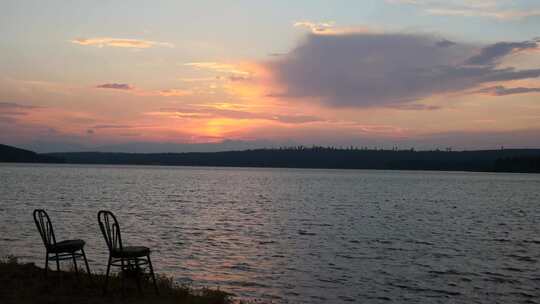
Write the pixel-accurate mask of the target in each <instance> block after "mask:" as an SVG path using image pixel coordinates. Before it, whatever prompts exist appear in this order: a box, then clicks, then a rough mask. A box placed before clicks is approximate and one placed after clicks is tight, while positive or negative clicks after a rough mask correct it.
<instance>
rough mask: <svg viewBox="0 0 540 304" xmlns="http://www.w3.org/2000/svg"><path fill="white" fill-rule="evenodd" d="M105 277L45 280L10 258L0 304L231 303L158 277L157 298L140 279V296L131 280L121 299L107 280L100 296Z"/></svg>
mask: <svg viewBox="0 0 540 304" xmlns="http://www.w3.org/2000/svg"><path fill="white" fill-rule="evenodd" d="M104 280H105V276H104V275H102V274H93V275H92V280H89V279H88V276H87V275H86V273H84V272H82V271H80V272H79V275H78V276H77V275H76V274H75V273H74V272H73V271H69V272H67V271H61V272H56V271H49V274H48V276H47V278H45V276H44V269H43V268H39V267H37V266H36V265H34V264H33V263H29V264H21V263H18V262H17V259H16V258H13V257H10V258H5V259H3V260H2V261H0V303H3V304H11V303H13V304H15V303H17V304H26V303H43V304H48V303H51V304H52V303H55V304H64V303H65V304H67V303H69V304H72V303H80V304H94V303H95V304H98V303H99V304H109V303H135V304H137V303H157V304H160V303H186V304H188V303H193V304H225V303H231V302H232V301H231V297H230V295H229V294H227V293H225V292H222V291H219V290H212V289H193V288H190V287H188V286H178V285H176V284H175V283H173V280H172V279H170V278H167V277H164V276H158V287H159V295H156V294H155V293H154V290H153V288H152V285H151V284H150V282H149V281H148V280H147V278H143V280H142V289H143V293H142V294H141V293H139V292H138V290H137V288H136V284H135V280H134V279H132V278H126V286H125V287H126V292H125V294H126V295H125V296H122V295H121V278H120V277H119V276H113V277H112V278H109V292H108V293H107V295H103V289H102V287H103V282H104Z"/></svg>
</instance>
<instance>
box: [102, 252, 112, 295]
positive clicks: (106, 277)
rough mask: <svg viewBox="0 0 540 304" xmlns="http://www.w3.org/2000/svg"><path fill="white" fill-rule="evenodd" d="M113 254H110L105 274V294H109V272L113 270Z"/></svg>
mask: <svg viewBox="0 0 540 304" xmlns="http://www.w3.org/2000/svg"><path fill="white" fill-rule="evenodd" d="M111 258H112V257H111V256H109V262H108V263H107V272H106V274H105V285H104V286H103V294H107V284H108V283H109V273H110V271H111V262H112V260H111Z"/></svg>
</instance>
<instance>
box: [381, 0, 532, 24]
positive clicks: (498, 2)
mask: <svg viewBox="0 0 540 304" xmlns="http://www.w3.org/2000/svg"><path fill="white" fill-rule="evenodd" d="M386 2H387V3H392V4H405V5H415V6H418V7H420V8H421V9H422V10H423V11H424V12H426V13H427V14H431V15H441V16H459V17H485V18H493V19H498V20H515V19H522V18H528V17H536V16H540V7H538V8H532V9H531V8H523V7H520V6H519V4H518V3H516V2H514V1H509V0H476V1H471V0H386Z"/></svg>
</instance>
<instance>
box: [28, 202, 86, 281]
mask: <svg viewBox="0 0 540 304" xmlns="http://www.w3.org/2000/svg"><path fill="white" fill-rule="evenodd" d="M33 216H34V222H35V223H36V227H37V229H38V231H39V235H40V236H41V239H42V240H43V244H44V245H45V276H47V271H48V270H49V260H51V261H53V260H54V261H56V270H57V271H60V261H61V260H69V259H71V260H73V266H74V267H75V273H76V274H77V275H78V274H79V270H78V269H77V259H80V258H82V259H84V264H85V265H86V272H87V273H88V277H90V278H92V274H91V273H90V267H89V266H88V260H87V259H86V254H85V253H84V244H85V243H84V241H83V240H65V241H61V242H56V237H55V235H54V230H53V226H52V223H51V219H50V218H49V215H48V214H47V212H45V210H43V209H36V210H34V212H33ZM78 251H80V252H78Z"/></svg>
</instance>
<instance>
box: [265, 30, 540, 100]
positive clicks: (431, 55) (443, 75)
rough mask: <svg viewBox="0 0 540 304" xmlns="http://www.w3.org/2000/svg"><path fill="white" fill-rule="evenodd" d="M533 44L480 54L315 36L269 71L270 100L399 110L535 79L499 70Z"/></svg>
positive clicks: (389, 39)
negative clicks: (312, 100) (445, 96)
mask: <svg viewBox="0 0 540 304" xmlns="http://www.w3.org/2000/svg"><path fill="white" fill-rule="evenodd" d="M537 47H538V45H537V42H536V41H525V42H517V43H512V42H509V43H496V44H493V45H488V46H485V47H480V48H478V47H475V46H472V45H469V44H465V43H459V42H451V41H448V40H444V39H440V38H438V37H434V36H429V35H414V34H374V33H345V34H343V33H342V34H334V35H317V34H310V35H309V36H308V37H307V38H306V39H305V40H304V41H303V42H302V43H301V44H300V45H299V46H298V47H296V48H295V49H294V50H292V51H291V52H290V53H288V54H286V55H283V56H280V57H278V58H276V59H274V60H271V61H269V62H267V63H266V66H267V68H269V69H270V71H271V72H272V74H273V75H274V76H275V78H276V79H277V82H278V87H279V89H277V90H276V91H273V92H271V93H270V95H272V96H279V97H289V98H293V99H294V98H301V99H303V98H315V99H318V100H320V101H321V102H322V103H324V104H326V105H330V106H351V107H373V106H378V107H381V106H382V107H396V106H399V105H403V104H414V101H417V100H421V99H423V98H426V97H429V96H432V95H436V94H442V93H449V92H459V91H463V90H466V89H472V88H475V87H477V86H479V85H481V84H483V83H488V82H503V81H507V80H518V79H526V78H536V77H539V76H540V69H525V70H518V69H515V68H500V67H499V66H498V62H500V61H501V60H502V59H504V57H505V56H508V55H509V54H512V53H513V52H517V51H522V50H526V49H532V48H537Z"/></svg>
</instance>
